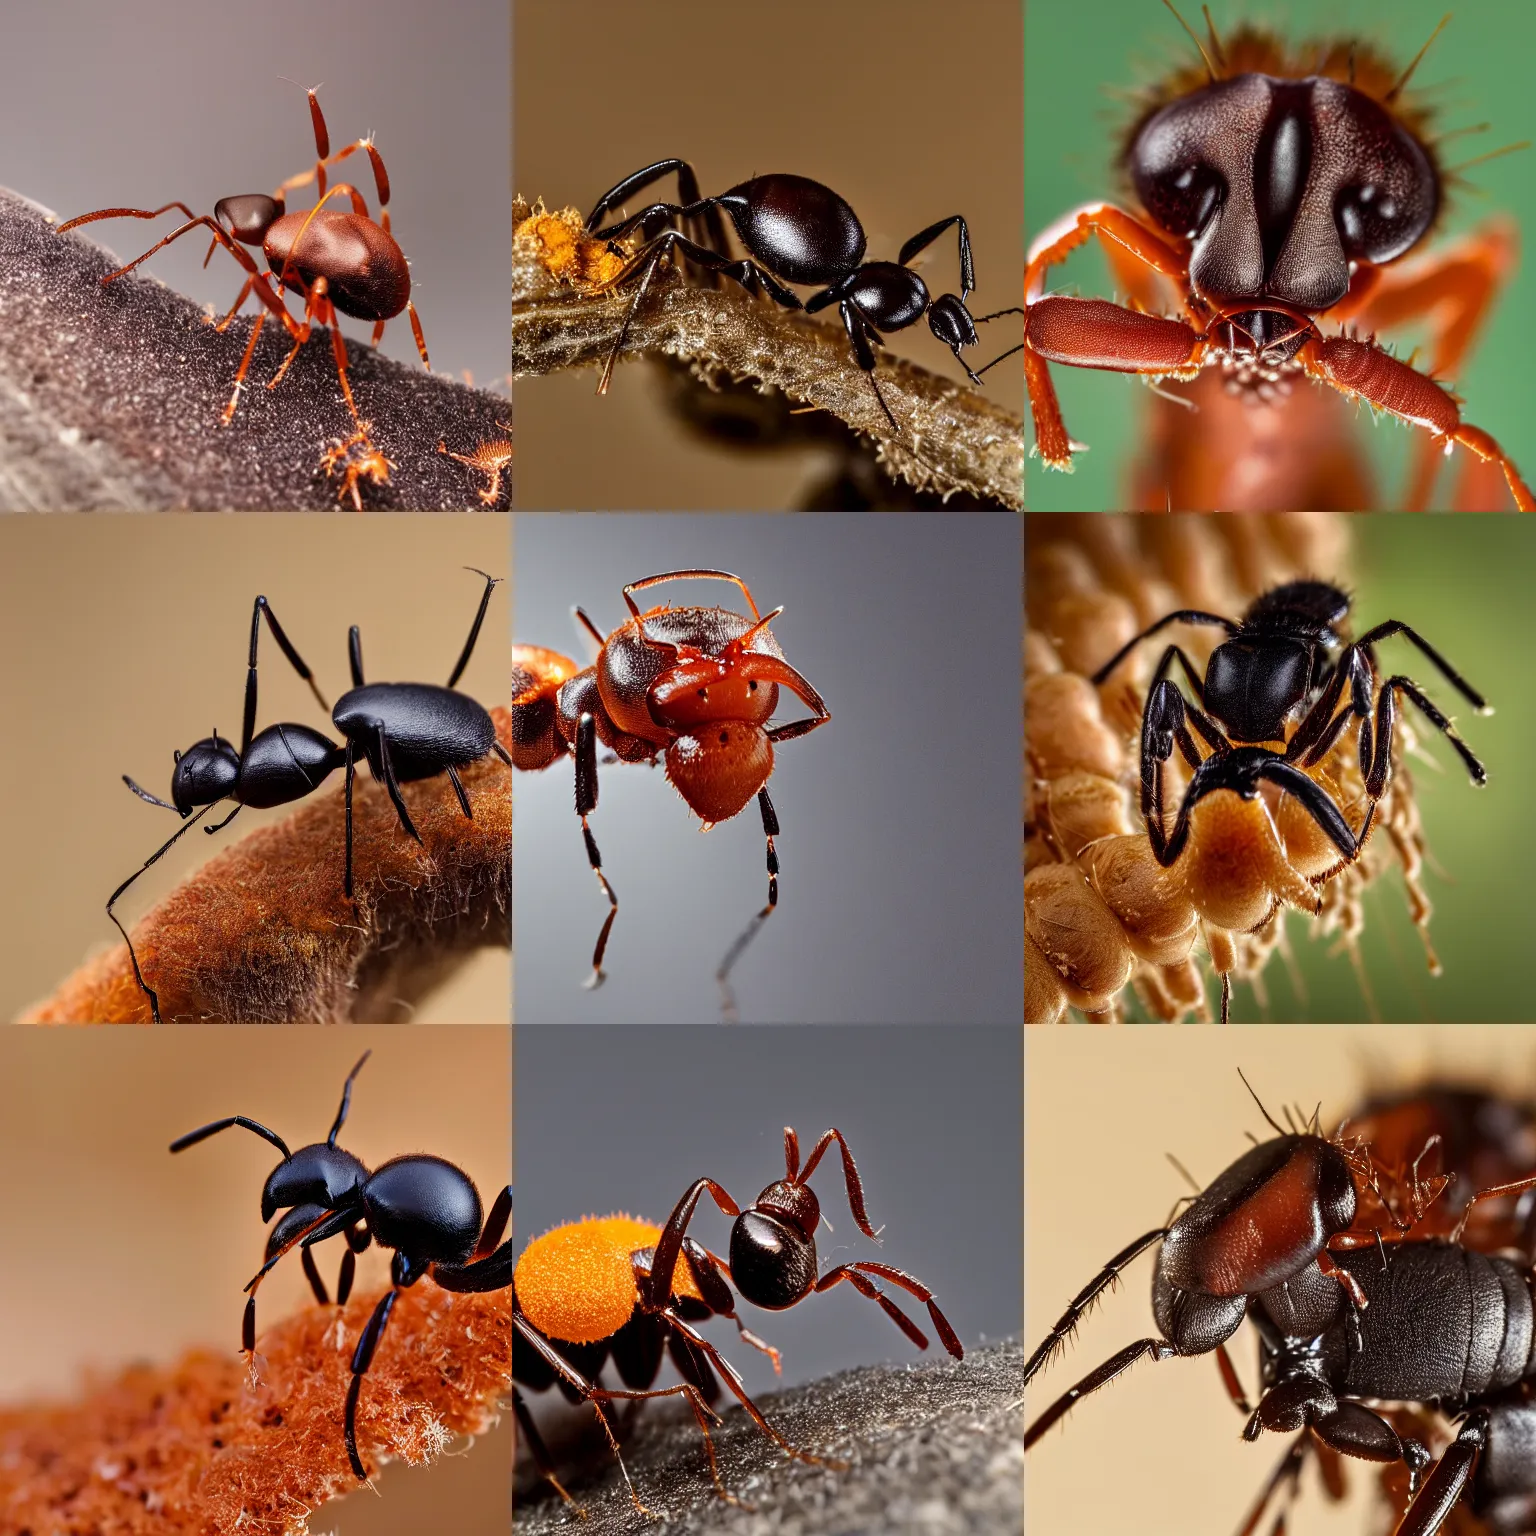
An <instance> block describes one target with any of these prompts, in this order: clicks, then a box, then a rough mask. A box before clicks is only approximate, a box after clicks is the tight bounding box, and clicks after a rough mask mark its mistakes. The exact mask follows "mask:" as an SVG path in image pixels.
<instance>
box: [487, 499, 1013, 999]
mask: <svg viewBox="0 0 1536 1536" xmlns="http://www.w3.org/2000/svg"><path fill="white" fill-rule="evenodd" d="M516 524H517V526H516V529H515V548H514V561H513V565H514V577H513V581H514V587H515V591H514V593H513V635H514V640H515V643H514V647H513V706H512V715H513V720H512V742H513V745H512V753H513V763H514V771H513V775H512V803H513V818H514V827H513V841H514V848H515V856H514V859H513V882H514V900H513V928H514V934H513V941H514V950H515V953H516V964H515V967H514V981H515V987H514V1006H513V1018H514V1020H515V1021H516V1022H517V1023H520V1024H521V1023H530V1024H545V1023H574V1022H581V1023H615V1024H645V1023H657V1024H659V1023H666V1022H678V1023H706V1022H709V1021H711V1020H721V1019H727V1020H729V1019H735V1018H740V1019H744V1020H748V1021H752V1022H775V1023H808V1024H819V1023H839V1022H841V1023H859V1022H864V1021H867V1020H874V1019H878V1020H881V1021H883V1022H888V1023H924V1022H928V1021H932V1020H935V1019H947V1020H949V1021H951V1022H954V1023H957V1024H963V1023H986V1024H1006V1023H1014V1022H1017V1020H1018V1018H1019V1015H1020V1007H1021V982H1020V976H1019V951H1018V933H1019V922H1020V917H1021V902H1022V896H1021V891H1020V883H1019V872H1018V861H1017V855H1016V853H1015V852H1014V849H1015V848H1016V847H1017V843H1016V842H1015V841H1014V838H1015V836H1016V835H1017V834H1018V832H1019V830H1020V822H1019V797H1018V761H1019V720H1018V715H1017V712H1016V710H1015V709H1013V708H1011V707H1008V706H1007V705H1006V704H1005V703H1004V701H1007V700H1011V699H1016V698H1017V697H1018V686H1019V670H1018V668H1019V663H1018V635H1019V598H1018V572H1019V563H1020V542H1021V520H1020V519H1018V518H1010V517H995V516H992V515H990V514H986V513H921V514H915V515H912V516H908V517H901V518H886V519H879V520H876V521H871V520H870V519H868V518H865V517H863V516H860V515H859V514H853V513H850V514H846V515H837V514H823V515H821V516H819V517H802V518H774V517H758V516H751V515H720V516H713V517H710V516H702V515H669V514H655V515H646V514H636V513H626V514H614V515H604V516H583V517H570V516H564V515H559V514H548V515H546V514H526V513H519V514H517V517H516ZM658 578H660V579H658ZM573 608H575V609H578V610H579V612H577V613H576V614H575V616H574V617H573V614H572V609H573ZM951 637H953V640H952V638H951ZM956 643H958V644H959V645H961V646H963V649H964V654H965V665H964V666H963V667H957V666H956V665H955V658H956V654H957V651H956V649H955V644H956ZM935 710H936V711H937V714H938V720H939V723H938V724H936V725H930V724H928V723H926V722H927V719H928V716H929V714H930V712H932V711H935ZM919 722H922V723H921V724H920V723H919ZM573 791H574V793H573ZM701 833H703V834H704V835H702V836H701V835H700V834H701ZM599 983H600V984H599Z"/></svg>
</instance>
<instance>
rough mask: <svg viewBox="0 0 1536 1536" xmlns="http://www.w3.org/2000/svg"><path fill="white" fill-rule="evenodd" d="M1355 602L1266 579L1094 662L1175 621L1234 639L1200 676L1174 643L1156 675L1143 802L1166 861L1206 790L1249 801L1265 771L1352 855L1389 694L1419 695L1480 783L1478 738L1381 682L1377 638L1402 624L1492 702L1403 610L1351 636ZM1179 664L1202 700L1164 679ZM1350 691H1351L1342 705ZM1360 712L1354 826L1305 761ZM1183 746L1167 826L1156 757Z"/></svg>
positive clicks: (1372, 788) (1117, 657) (1377, 765)
mask: <svg viewBox="0 0 1536 1536" xmlns="http://www.w3.org/2000/svg"><path fill="white" fill-rule="evenodd" d="M1349 606H1350V599H1349V595H1348V594H1347V593H1346V592H1344V591H1343V589H1342V588H1340V587H1337V586H1334V585H1333V584H1332V583H1330V582H1325V581H1311V580H1308V581H1290V582H1286V583H1284V584H1283V585H1281V586H1278V587H1274V588H1271V590H1269V591H1268V592H1265V593H1264V594H1262V595H1261V596H1260V597H1258V598H1256V599H1255V600H1254V602H1253V603H1252V604H1250V605H1249V607H1248V610H1247V611H1246V612H1245V613H1244V614H1243V617H1242V619H1241V621H1234V620H1232V619H1227V618H1223V617H1222V616H1221V615H1220V614H1216V613H1207V612H1205V611H1204V610H1203V609H1198V608H1181V609H1179V610H1178V611H1177V612H1174V613H1170V614H1167V615H1165V616H1164V617H1163V618H1161V619H1159V620H1158V621H1157V622H1156V623H1155V624H1152V625H1149V626H1148V627H1147V628H1146V629H1144V630H1143V631H1142V632H1141V633H1140V634H1139V635H1136V636H1135V637H1134V638H1133V639H1131V640H1129V641H1127V642H1126V643H1125V644H1124V645H1123V646H1121V648H1120V649H1119V650H1118V651H1116V652H1115V654H1114V655H1113V656H1112V657H1110V659H1109V660H1108V661H1107V662H1105V664H1104V665H1103V666H1102V667H1100V668H1099V670H1098V671H1097V672H1096V673H1094V675H1093V682H1094V683H1095V684H1100V683H1103V682H1104V681H1105V680H1106V679H1107V678H1108V677H1109V675H1110V673H1112V672H1113V671H1114V670H1115V668H1116V667H1118V666H1119V665H1120V663H1121V662H1122V661H1124V660H1125V658H1126V657H1127V656H1128V655H1130V653H1131V652H1132V651H1133V650H1134V649H1135V648H1136V647H1137V646H1138V645H1140V644H1141V642H1142V641H1143V640H1147V639H1149V638H1151V636H1153V635H1155V634H1157V633H1158V632H1159V631H1160V630H1163V629H1166V628H1167V627H1168V626H1169V625H1170V624H1214V625H1218V626H1219V627H1220V628H1222V629H1224V630H1226V632H1227V639H1226V640H1224V641H1223V642H1222V643H1221V644H1220V645H1218V646H1217V647H1216V649H1215V650H1214V651H1213V652H1212V653H1211V659H1210V661H1209V662H1208V663H1207V664H1206V669H1205V676H1204V677H1203V678H1202V677H1201V676H1200V674H1199V672H1198V671H1197V669H1196V668H1195V667H1194V666H1193V664H1192V663H1191V662H1190V659H1189V657H1188V656H1186V655H1185V654H1184V652H1183V651H1182V650H1181V649H1180V648H1179V647H1178V646H1177V645H1170V646H1169V647H1168V648H1167V650H1165V651H1164V652H1163V655H1162V659H1161V660H1160V661H1159V662H1158V664H1157V669H1156V671H1155V672H1153V674H1152V685H1151V688H1150V689H1149V691H1148V693H1147V702H1146V706H1145V708H1144V710H1143V712H1142V720H1141V809H1142V815H1143V816H1144V817H1145V819H1146V824H1147V836H1148V838H1149V839H1150V841H1151V844H1152V851H1153V853H1154V854H1155V855H1156V857H1157V861H1158V863H1160V864H1162V865H1163V866H1165V867H1167V866H1168V865H1171V864H1173V863H1174V861H1175V860H1176V859H1177V858H1178V857H1179V854H1180V853H1181V852H1183V849H1184V845H1185V843H1186V842H1187V841H1188V839H1189V831H1190V816H1191V813H1192V812H1193V810H1194V808H1195V806H1196V805H1197V804H1198V803H1199V802H1200V801H1201V800H1202V799H1204V798H1205V796H1206V795H1208V794H1211V793H1212V792H1213V791H1214V790H1218V789H1230V790H1232V791H1233V792H1234V793H1236V794H1238V795H1241V796H1242V797H1243V798H1244V799H1245V800H1251V799H1253V798H1254V797H1255V796H1256V795H1257V794H1258V793H1259V786H1260V784H1261V783H1262V782H1264V781H1266V780H1267V781H1268V782H1269V783H1272V784H1274V785H1276V786H1277V787H1278V788H1279V789H1281V790H1283V791H1284V792H1285V793H1286V794H1288V795H1292V796H1294V797H1295V798H1296V800H1297V801H1298V802H1299V803H1300V804H1301V805H1302V807H1303V808H1304V809H1305V810H1306V812H1307V814H1308V815H1310V816H1311V817H1312V819H1313V820H1314V821H1315V822H1316V823H1317V824H1318V826H1319V827H1321V828H1322V830H1323V832H1324V833H1325V834H1326V835H1327V837H1328V839H1329V840H1330V841H1331V842H1332V843H1333V845H1334V846H1335V847H1336V848H1337V849H1338V850H1339V852H1340V854H1341V855H1342V856H1343V857H1344V858H1345V859H1346V860H1354V859H1355V858H1357V857H1358V856H1359V853H1360V849H1361V847H1362V846H1363V844H1364V842H1365V839H1366V836H1367V834H1368V833H1369V831H1370V828H1371V823H1372V821H1373V819H1374V817H1375V812H1376V803H1377V802H1378V801H1379V800H1380V799H1381V797H1382V796H1383V795H1384V794H1385V793H1386V790H1387V785H1388V783H1389V782H1390V780H1391V775H1392V733H1393V726H1394V722H1395V719H1396V705H1395V701H1394V697H1393V696H1394V694H1398V693H1401V694H1402V695H1403V696H1404V697H1406V698H1408V699H1410V700H1412V702H1413V703H1414V704H1415V705H1417V706H1418V708H1419V709H1420V711H1421V712H1422V713H1423V714H1424V717H1425V718H1426V719H1427V720H1428V721H1429V722H1430V723H1431V724H1432V725H1433V726H1435V728H1436V729H1437V730H1440V731H1443V732H1444V733H1445V735H1446V737H1447V738H1448V739H1449V741H1450V743H1451V745H1452V746H1453V747H1455V749H1456V751H1457V752H1458V753H1459V754H1460V756H1461V760H1462V762H1463V763H1465V764H1466V767H1467V772H1468V773H1469V774H1470V775H1471V777H1472V782H1473V783H1474V784H1483V783H1485V782H1486V781H1487V773H1486V771H1485V770H1484V768H1483V765H1482V763H1481V762H1479V761H1478V759H1477V757H1476V756H1474V755H1473V752H1472V750H1471V748H1470V747H1468V746H1467V744H1466V743H1465V742H1464V741H1463V740H1462V739H1461V737H1460V736H1458V735H1457V734H1456V730H1455V727H1454V726H1453V725H1452V724H1451V722H1450V720H1449V719H1447V718H1446V716H1445V715H1444V714H1443V713H1442V712H1441V711H1440V710H1439V709H1438V708H1437V707H1436V705H1434V704H1433V703H1432V702H1431V701H1430V700H1429V699H1428V698H1427V697H1426V696H1425V695H1424V693H1423V692H1422V691H1421V690H1420V688H1419V687H1418V685H1417V684H1416V683H1414V682H1413V680H1412V679H1411V678H1407V677H1403V676H1401V675H1399V676H1394V677H1389V678H1388V679H1387V680H1386V681H1385V682H1383V683H1380V684H1379V685H1378V683H1377V671H1376V653H1375V646H1376V645H1377V644H1378V643H1379V642H1380V641H1382V640H1385V639H1388V638H1389V637H1390V636H1393V635H1402V636H1403V637H1404V638H1405V639H1407V640H1409V641H1411V642H1412V643H1413V644H1414V645H1416V646H1417V647H1418V648H1419V650H1420V651H1422V652H1423V654H1424V655H1425V656H1427V657H1428V658H1429V660H1430V661H1431V662H1433V663H1434V665H1435V667H1436V668H1437V669H1438V670H1439V671H1440V673H1441V674H1442V675H1443V676H1444V677H1445V679H1446V681H1447V682H1449V683H1450V684H1451V685H1452V686H1453V687H1454V688H1455V689H1456V690H1457V692H1458V693H1460V694H1461V695H1462V697H1463V698H1465V699H1466V700H1467V701H1468V702H1469V703H1470V704H1471V705H1472V706H1473V707H1474V708H1475V709H1477V710H1478V711H1479V712H1482V713H1486V712H1487V711H1488V705H1487V703H1486V701H1485V700H1484V699H1483V697H1482V695H1481V694H1479V693H1478V692H1477V691H1476V690H1475V689H1474V688H1473V687H1472V686H1471V684H1470V683H1468V682H1467V681H1466V680H1465V679H1464V678H1462V676H1461V675H1460V674H1459V673H1458V672H1457V671H1456V670H1455V668H1454V667H1452V666H1451V664H1450V663H1449V662H1448V661H1447V660H1446V659H1445V658H1444V657H1443V656H1442V655H1441V654H1440V653H1439V652H1438V651H1437V650H1435V648H1434V647H1433V646H1432V645H1430V644H1429V642H1428V641H1427V640H1425V639H1424V638H1423V637H1422V636H1420V635H1418V634H1417V633H1415V632H1414V631H1413V630H1412V629H1410V628H1409V627H1408V625H1406V624H1404V623H1403V622H1402V621H1401V620H1399V619H1387V620H1385V621H1384V622H1383V623H1381V624H1378V625H1376V627H1375V628H1374V629H1371V630H1368V631H1367V632H1366V633H1365V634H1363V635H1362V636H1361V637H1360V638H1359V639H1358V640H1354V641H1348V642H1346V640H1345V639H1344V636H1343V633H1342V629H1343V624H1344V621H1345V619H1346V618H1347V616H1348V614H1349ZM1175 661H1177V662H1178V663H1179V665H1180V666H1182V667H1183V669H1184V676H1185V679H1186V680H1187V682H1188V683H1189V686H1190V689H1191V690H1192V691H1193V693H1194V695H1195V698H1196V699H1197V700H1198V701H1199V705H1200V707H1199V708H1196V707H1195V705H1193V704H1189V703H1186V702H1185V699H1184V696H1183V695H1182V694H1181V693H1180V692H1179V690H1178V688H1177V686H1176V685H1175V683H1174V682H1173V679H1172V678H1170V677H1169V676H1168V672H1169V670H1170V669H1171V668H1172V666H1173V663H1174V662H1175ZM1346 689H1347V690H1348V692H1349V701H1348V704H1347V706H1346V707H1345V708H1344V709H1343V710H1340V709H1339V705H1340V704H1341V702H1343V701H1344V694H1345V690H1346ZM1373 693H1374V697H1373ZM1298 714H1300V717H1301V718H1300V720H1299V722H1298V724H1297V725H1296V729H1295V731H1294V732H1293V734H1292V735H1291V738H1290V740H1289V741H1286V739H1285V730H1286V726H1287V724H1288V722H1289V721H1291V720H1292V719H1293V718H1295V717H1296V716H1297V715H1298ZM1186 719H1187V721H1188V724H1189V725H1192V726H1193V727H1194V729H1195V731H1196V733H1197V734H1198V735H1199V736H1200V737H1201V738H1202V739H1203V740H1204V742H1205V744H1206V746H1207V747H1208V748H1209V755H1208V756H1206V757H1204V758H1202V757H1201V755H1200V751H1199V749H1198V747H1197V746H1196V744H1195V741H1194V738H1193V737H1192V736H1191V735H1190V732H1189V730H1188V728H1187V726H1186V723H1185V722H1186ZM1353 719H1358V720H1359V722H1360V731H1359V738H1358V739H1359V761H1360V774H1361V777H1362V779H1363V780H1364V781H1365V793H1366V798H1367V799H1368V800H1369V802H1370V807H1369V809H1368V811H1367V812H1366V816H1365V820H1364V822H1363V823H1362V824H1361V827H1360V831H1359V832H1358V834H1357V833H1355V832H1352V831H1351V830H1350V827H1349V824H1348V822H1346V821H1345V819H1344V813H1343V811H1342V810H1341V809H1340V808H1339V806H1338V805H1337V804H1336V803H1335V802H1334V800H1333V798H1332V796H1330V795H1329V794H1328V793H1327V792H1326V791H1325V790H1324V789H1323V788H1322V787H1321V786H1320V785H1319V784H1318V783H1317V782H1316V780H1314V779H1312V778H1309V777H1308V775H1307V774H1306V773H1305V772H1303V769H1306V768H1311V767H1314V766H1315V765H1316V764H1318V763H1320V762H1321V761H1322V760H1323V759H1324V758H1325V757H1326V756H1327V755H1328V753H1329V751H1330V750H1331V749H1332V748H1333V746H1334V744H1335V742H1337V741H1338V739H1339V737H1340V735H1342V734H1343V732H1344V730H1345V729H1346V728H1347V727H1348V725H1349V723H1350V721H1351V720H1353ZM1223 727H1225V730H1223ZM1276 741H1279V742H1284V743H1285V746H1284V749H1283V750H1282V751H1276V750H1274V749H1273V748H1272V747H1269V746H1267V745H1264V744H1265V743H1268V742H1276ZM1175 745H1177V746H1178V749H1179V751H1180V753H1181V754H1182V755H1183V757H1184V760H1185V761H1186V762H1187V763H1188V764H1189V766H1190V768H1191V769H1192V770H1193V772H1194V776H1193V777H1192V778H1191V780H1190V782H1189V786H1188V788H1187V789H1186V790H1185V792H1184V798H1183V800H1182V801H1181V803H1180V805H1179V811H1178V815H1177V817H1176V818H1175V821H1174V826H1173V831H1172V832H1171V833H1169V832H1168V831H1167V830H1166V829H1165V826H1164V820H1163V779H1162V766H1163V764H1164V763H1166V762H1167V761H1168V760H1169V759H1170V758H1171V757H1172V756H1173V749H1174V746H1175Z"/></svg>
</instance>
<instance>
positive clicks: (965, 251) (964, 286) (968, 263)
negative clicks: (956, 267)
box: [896, 213, 1023, 319]
mask: <svg viewBox="0 0 1536 1536" xmlns="http://www.w3.org/2000/svg"><path fill="white" fill-rule="evenodd" d="M951 225H959V227H960V235H959V240H960V298H961V300H962V301H963V300H964V299H965V296H966V294H968V293H969V292H970V291H971V289H972V288H974V287H975V286H976V263H975V262H974V260H972V257H971V232H970V230H968V229H967V228H966V227H965V218H964V216H963V215H962V214H958V213H952V214H950V216H949V217H948V218H947V219H940V220H939V221H938V223H936V224H930V225H929V226H928V228H927V229H924V230H921V231H919V232H918V233H917V234H915V235H913V236H912V238H911V239H910V240H908V241H907V243H906V244H905V245H904V246H902V248H901V252H900V254H899V255H898V256H897V257H896V261H897V264H898V265H900V266H903V267H904V266H906V264H907V263H908V262H909V261H911V260H912V258H913V257H914V256H916V255H917V253H918V252H919V251H921V250H922V249H924V247H926V246H930V245H932V244H933V242H934V241H935V240H937V239H938V238H939V236H940V235H942V234H943V233H944V231H945V230H946V229H948V228H949V227H950V226H951ZM1003 313H1004V314H1023V310H1004V311H1003ZM987 318H988V319H990V318H991V316H990V315H989V316H988V317H987Z"/></svg>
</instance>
